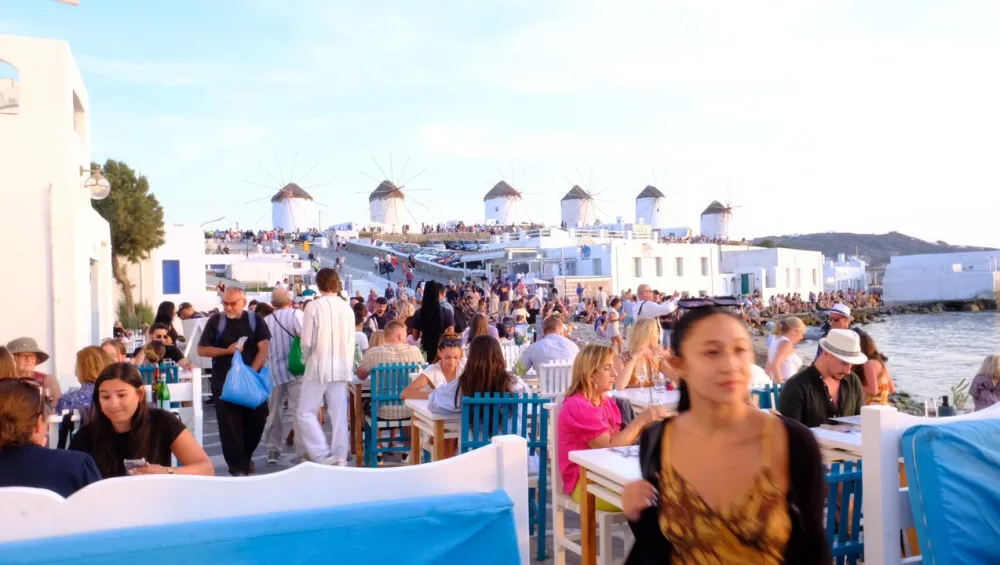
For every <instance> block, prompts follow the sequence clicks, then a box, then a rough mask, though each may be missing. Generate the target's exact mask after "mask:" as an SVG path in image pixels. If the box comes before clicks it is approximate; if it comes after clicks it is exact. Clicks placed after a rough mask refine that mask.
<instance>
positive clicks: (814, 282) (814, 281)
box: [813, 269, 816, 286]
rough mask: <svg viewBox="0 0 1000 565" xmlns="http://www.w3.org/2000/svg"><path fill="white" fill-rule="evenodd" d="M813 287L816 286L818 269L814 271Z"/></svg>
mask: <svg viewBox="0 0 1000 565" xmlns="http://www.w3.org/2000/svg"><path fill="white" fill-rule="evenodd" d="M813 286H816V269H813Z"/></svg>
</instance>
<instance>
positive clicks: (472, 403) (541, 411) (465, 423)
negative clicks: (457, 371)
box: [459, 393, 551, 561]
mask: <svg viewBox="0 0 1000 565" xmlns="http://www.w3.org/2000/svg"><path fill="white" fill-rule="evenodd" d="M550 402H551V400H550V399H547V398H539V397H538V395H537V394H514V393H504V394H497V393H487V394H485V395H484V394H481V393H476V395H475V396H474V397H468V396H465V397H462V428H461V431H460V433H459V437H460V439H459V443H460V445H461V448H460V451H461V452H462V453H465V452H467V451H471V450H473V449H478V448H480V447H483V446H484V445H489V443H490V440H491V439H492V438H493V437H494V436H499V435H518V436H521V437H523V438H524V439H525V440H526V441H527V442H528V458H529V465H531V463H530V462H531V461H533V459H532V458H534V459H536V460H537V461H538V486H537V488H529V489H528V490H529V494H528V499H529V508H528V510H529V512H528V515H529V524H530V526H529V527H530V528H532V529H533V530H534V531H535V532H536V533H537V535H538V544H537V547H538V555H537V559H538V560H539V561H544V560H545V535H546V533H545V531H546V530H545V518H546V515H547V510H546V504H547V502H548V500H547V499H548V492H549V488H548V459H549V456H548V449H549V411H548V410H546V409H545V405H546V404H548V403H550ZM536 498H537V500H536Z"/></svg>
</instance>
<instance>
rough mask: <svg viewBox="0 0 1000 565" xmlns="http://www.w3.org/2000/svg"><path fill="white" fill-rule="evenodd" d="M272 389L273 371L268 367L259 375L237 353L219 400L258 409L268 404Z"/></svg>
mask: <svg viewBox="0 0 1000 565" xmlns="http://www.w3.org/2000/svg"><path fill="white" fill-rule="evenodd" d="M271 387H272V384H271V371H270V370H269V369H268V368H267V366H266V365H265V366H264V368H262V369H261V370H260V372H259V373H258V372H257V371H254V370H253V369H251V368H250V367H249V366H247V365H246V363H244V362H243V355H242V354H241V353H240V352H239V351H237V352H236V353H235V354H234V355H233V365H232V366H231V367H230V368H229V373H228V374H227V375H226V383H225V384H224V385H222V395H221V396H220V397H219V398H221V399H222V400H225V401H226V402H231V403H233V404H238V405H240V406H244V407H246V408H257V407H258V406H260V405H261V404H264V403H265V402H267V398H268V397H269V396H271Z"/></svg>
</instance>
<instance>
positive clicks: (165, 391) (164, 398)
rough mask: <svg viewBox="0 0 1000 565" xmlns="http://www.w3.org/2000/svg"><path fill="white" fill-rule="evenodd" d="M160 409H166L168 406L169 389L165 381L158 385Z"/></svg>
mask: <svg viewBox="0 0 1000 565" xmlns="http://www.w3.org/2000/svg"><path fill="white" fill-rule="evenodd" d="M159 401H160V408H163V409H166V408H167V406H168V405H169V404H170V387H169V386H168V385H167V383H166V381H164V382H161V383H160V393H159Z"/></svg>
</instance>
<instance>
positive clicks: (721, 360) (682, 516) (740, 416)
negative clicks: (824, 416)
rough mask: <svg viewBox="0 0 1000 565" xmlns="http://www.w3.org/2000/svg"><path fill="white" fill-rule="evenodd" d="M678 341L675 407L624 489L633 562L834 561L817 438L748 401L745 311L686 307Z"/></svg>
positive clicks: (814, 564)
mask: <svg viewBox="0 0 1000 565" xmlns="http://www.w3.org/2000/svg"><path fill="white" fill-rule="evenodd" d="M671 349H672V350H673V356H672V358H671V364H672V365H673V367H674V369H675V370H676V371H677V373H678V378H679V379H680V381H681V384H680V394H681V398H680V403H679V405H678V407H677V410H678V412H679V413H680V415H679V416H678V417H676V418H674V419H672V420H667V421H665V422H661V423H657V424H654V425H652V426H650V427H649V428H647V429H646V431H644V432H643V434H642V437H641V439H640V443H639V445H640V448H639V460H640V461H641V464H640V466H641V469H642V476H643V479H644V480H641V481H637V482H635V483H632V484H630V485H628V486H626V487H625V490H624V492H623V493H622V498H621V500H622V510H623V511H624V512H625V515H626V516H627V517H628V519H629V520H630V521H632V522H633V523H632V531H633V532H634V533H635V538H636V542H635V545H634V546H633V548H632V552H631V554H630V555H629V557H628V560H627V561H626V563H628V564H630V565H640V564H642V565H645V564H647V563H648V564H653V563H708V562H711V563H717V564H725V565H730V564H734V565H735V564H738V563H739V564H742V563H761V564H765V565H777V564H795V565H819V564H823V565H827V564H829V563H830V562H831V561H832V559H833V558H832V556H831V552H830V545H829V542H828V541H827V539H826V534H825V532H824V528H823V493H824V487H825V482H824V478H823V462H822V459H821V458H820V453H819V446H818V445H817V443H816V439H815V438H814V437H813V435H812V432H811V431H810V430H809V429H808V428H806V427H804V426H803V425H802V424H800V423H798V422H796V421H793V420H790V419H788V418H784V417H781V416H775V415H773V414H771V413H769V412H765V411H761V410H758V409H756V408H754V407H752V406H750V405H749V404H748V403H747V402H746V401H745V397H746V390H747V384H748V383H749V381H750V377H751V369H750V366H751V365H752V364H753V361H754V356H753V344H752V342H751V341H750V335H749V333H748V332H747V329H746V326H745V325H744V324H743V321H742V319H740V318H738V317H736V316H735V315H734V314H733V313H732V312H731V311H728V310H726V309H723V308H718V307H708V308H695V309H691V310H688V311H687V312H686V313H685V315H684V316H683V317H682V318H681V319H680V320H679V321H678V322H677V324H676V326H675V327H674V331H673V334H672V336H671Z"/></svg>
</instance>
